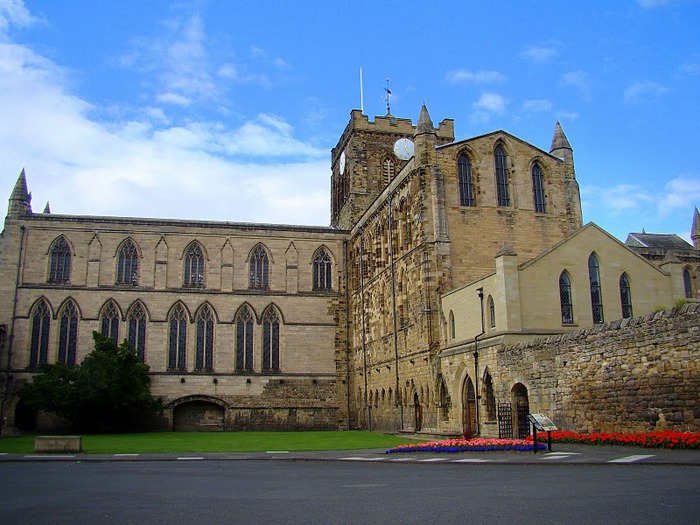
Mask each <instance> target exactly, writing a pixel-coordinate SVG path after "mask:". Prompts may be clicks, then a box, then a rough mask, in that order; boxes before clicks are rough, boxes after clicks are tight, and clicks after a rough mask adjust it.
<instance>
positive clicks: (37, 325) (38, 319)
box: [29, 299, 51, 368]
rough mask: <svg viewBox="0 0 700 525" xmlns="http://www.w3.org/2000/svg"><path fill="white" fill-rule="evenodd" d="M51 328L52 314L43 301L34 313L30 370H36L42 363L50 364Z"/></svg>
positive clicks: (30, 347)
mask: <svg viewBox="0 0 700 525" xmlns="http://www.w3.org/2000/svg"><path fill="white" fill-rule="evenodd" d="M50 327H51V314H50V312H49V305H48V304H46V301H45V300H43V299H42V300H41V301H40V302H39V303H38V304H37V305H36V306H35V307H34V311H33V312H32V335H31V342H30V346H29V367H30V368H36V366H37V365H39V364H40V363H46V362H48V357H49V329H50Z"/></svg>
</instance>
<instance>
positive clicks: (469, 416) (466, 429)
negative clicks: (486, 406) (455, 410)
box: [462, 376, 477, 439]
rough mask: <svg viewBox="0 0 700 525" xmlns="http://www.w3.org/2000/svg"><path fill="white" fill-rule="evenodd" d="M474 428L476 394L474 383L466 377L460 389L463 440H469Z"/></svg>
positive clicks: (474, 432)
mask: <svg viewBox="0 0 700 525" xmlns="http://www.w3.org/2000/svg"><path fill="white" fill-rule="evenodd" d="M476 426H477V425H476V392H475V390H474V383H472V380H471V378H470V377H469V376H467V378H466V379H465V380H464V386H463V387H462V435H463V436H464V437H465V439H470V438H472V437H473V436H474V435H475V434H476V432H477V428H476Z"/></svg>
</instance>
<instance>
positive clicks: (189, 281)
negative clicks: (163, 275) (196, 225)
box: [183, 242, 204, 288]
mask: <svg viewBox="0 0 700 525" xmlns="http://www.w3.org/2000/svg"><path fill="white" fill-rule="evenodd" d="M183 286H184V287H186V288H203V287H204V252H202V247H201V246H200V245H199V244H198V243H196V242H195V243H192V244H191V245H190V246H189V248H187V252H186V253H185V276H184V281H183Z"/></svg>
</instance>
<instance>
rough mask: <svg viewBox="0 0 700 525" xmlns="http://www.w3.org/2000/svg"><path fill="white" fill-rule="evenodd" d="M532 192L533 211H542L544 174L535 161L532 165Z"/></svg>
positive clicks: (544, 207) (543, 207)
mask: <svg viewBox="0 0 700 525" xmlns="http://www.w3.org/2000/svg"><path fill="white" fill-rule="evenodd" d="M532 194H533V199H534V203H535V212H537V213H544V212H545V211H546V204H545V200H544V175H543V174H542V169H541V168H540V165H539V164H537V163H535V164H534V165H533V166H532Z"/></svg>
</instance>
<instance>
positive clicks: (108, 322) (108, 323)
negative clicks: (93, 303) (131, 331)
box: [100, 301, 119, 346]
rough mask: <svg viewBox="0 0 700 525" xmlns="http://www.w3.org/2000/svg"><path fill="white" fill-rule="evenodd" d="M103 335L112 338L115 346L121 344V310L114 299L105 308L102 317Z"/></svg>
mask: <svg viewBox="0 0 700 525" xmlns="http://www.w3.org/2000/svg"><path fill="white" fill-rule="evenodd" d="M100 325H101V327H102V335H104V336H105V337H106V338H108V339H111V340H112V343H114V346H118V345H119V311H118V310H117V307H116V305H115V304H114V302H113V301H110V302H109V303H108V304H107V305H106V306H105V307H104V308H103V309H102V315H101V319H100Z"/></svg>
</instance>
